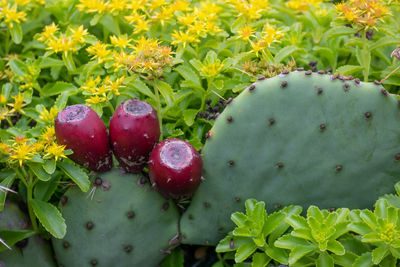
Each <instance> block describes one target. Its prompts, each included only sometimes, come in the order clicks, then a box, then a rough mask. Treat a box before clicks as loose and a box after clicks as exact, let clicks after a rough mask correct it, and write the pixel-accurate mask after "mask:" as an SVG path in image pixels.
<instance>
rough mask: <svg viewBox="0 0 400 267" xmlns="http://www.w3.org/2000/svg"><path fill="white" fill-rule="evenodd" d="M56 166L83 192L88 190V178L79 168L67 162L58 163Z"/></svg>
mask: <svg viewBox="0 0 400 267" xmlns="http://www.w3.org/2000/svg"><path fill="white" fill-rule="evenodd" d="M58 166H59V167H60V168H61V169H62V170H63V171H64V173H65V174H66V175H67V176H68V177H69V178H71V179H72V181H74V182H75V183H76V184H77V185H78V186H79V188H80V189H81V190H82V191H83V192H87V191H88V190H89V187H90V181H89V177H88V175H87V174H86V173H85V172H84V171H83V170H82V169H81V168H80V167H78V166H76V165H73V164H71V163H67V162H59V163H58Z"/></svg>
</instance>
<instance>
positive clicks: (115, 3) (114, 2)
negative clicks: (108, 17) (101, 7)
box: [108, 0, 128, 13]
mask: <svg viewBox="0 0 400 267" xmlns="http://www.w3.org/2000/svg"><path fill="white" fill-rule="evenodd" d="M127 7H128V1H127V0H111V1H110V2H108V10H109V11H110V12H111V13H118V12H121V11H124V10H126V9H127Z"/></svg>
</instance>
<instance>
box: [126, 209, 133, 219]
mask: <svg viewBox="0 0 400 267" xmlns="http://www.w3.org/2000/svg"><path fill="white" fill-rule="evenodd" d="M126 217H128V219H132V218H133V217H135V212H134V211H133V210H130V211H128V212H127V213H126Z"/></svg>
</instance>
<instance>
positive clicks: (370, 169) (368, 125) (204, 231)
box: [181, 71, 400, 245]
mask: <svg viewBox="0 0 400 267" xmlns="http://www.w3.org/2000/svg"><path fill="white" fill-rule="evenodd" d="M399 111H400V108H399V103H398V101H397V100H396V98H395V97H394V96H392V95H390V94H388V92H387V91H386V90H385V89H384V88H383V87H382V86H381V85H379V83H363V82H360V80H359V79H352V78H351V77H341V76H336V75H334V76H331V75H326V74H323V73H321V72H320V73H311V72H310V71H307V72H305V71H296V72H290V73H289V72H285V73H283V74H281V75H279V76H276V77H274V78H271V79H266V80H260V81H258V82H256V83H254V84H253V85H251V86H249V87H248V88H246V90H244V91H243V92H242V93H241V94H240V95H239V96H238V97H237V98H235V99H234V100H233V101H232V102H231V103H230V104H228V106H227V108H226V109H225V110H224V112H223V113H222V114H221V115H220V116H219V117H218V119H217V120H216V122H215V125H214V127H213V128H212V129H211V131H210V132H209V133H208V134H207V138H208V140H207V142H206V144H205V146H204V148H203V163H204V178H205V181H203V183H202V184H201V185H200V187H199V190H198V191H197V192H196V194H195V195H194V198H193V200H192V203H191V205H190V207H189V208H188V210H187V211H186V212H185V214H184V215H183V217H182V220H181V233H182V236H183V239H182V243H188V244H210V245H211V244H216V243H217V242H218V241H219V240H220V239H221V238H222V237H223V236H224V235H225V234H226V233H227V232H228V231H230V230H232V229H233V224H232V223H231V220H230V215H231V213H232V212H234V211H240V210H242V207H243V206H244V205H243V203H244V201H245V200H246V199H248V198H255V199H257V200H260V201H261V200H262V201H265V202H266V203H267V209H268V210H269V211H271V210H273V209H274V207H277V206H278V207H279V206H285V205H289V204H297V205H301V206H303V207H304V208H306V207H308V206H309V205H311V204H313V205H318V206H319V207H321V208H339V207H348V208H368V207H372V205H373V203H374V201H375V200H376V199H377V197H378V196H379V195H383V194H384V193H389V192H392V190H393V189H392V188H393V185H394V183H395V182H396V181H398V180H399V178H400V115H399Z"/></svg>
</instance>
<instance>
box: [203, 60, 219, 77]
mask: <svg viewBox="0 0 400 267" xmlns="http://www.w3.org/2000/svg"><path fill="white" fill-rule="evenodd" d="M223 67H224V66H223V65H222V64H221V63H220V62H214V63H208V64H204V66H203V67H202V68H201V71H202V74H203V75H204V77H215V76H217V75H218V74H219V73H220V72H221V71H222V69H223Z"/></svg>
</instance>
